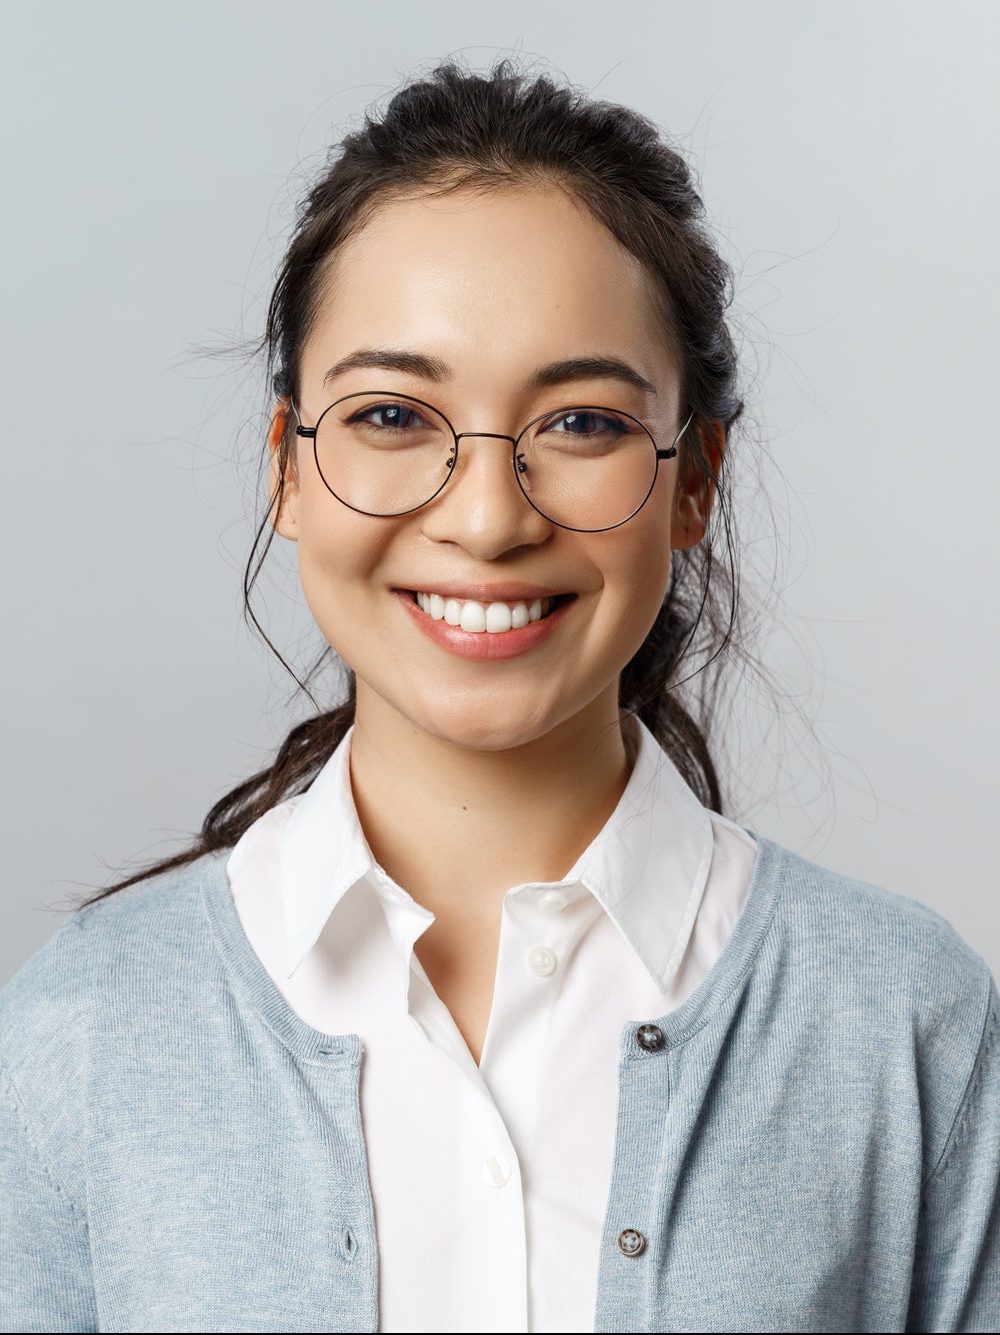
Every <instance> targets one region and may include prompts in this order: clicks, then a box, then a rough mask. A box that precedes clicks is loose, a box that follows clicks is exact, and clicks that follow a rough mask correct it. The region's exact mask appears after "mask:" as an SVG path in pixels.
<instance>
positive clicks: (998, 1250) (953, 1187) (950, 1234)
mask: <svg viewBox="0 0 1000 1335" xmlns="http://www.w3.org/2000/svg"><path fill="white" fill-rule="evenodd" d="M987 972H988V971H987ZM986 993H987V1000H986V1011H985V1018H984V1019H983V1021H982V1035H981V1038H980V1042H979V1048H978V1051H977V1053H976V1059H975V1062H974V1063H973V1067H972V1070H971V1072H970V1074H969V1079H968V1082H967V1084H966V1086H965V1090H964V1093H963V1095H962V1099H961V1102H960V1104H959V1107H958V1109H957V1111H956V1113H955V1118H954V1121H953V1122H952V1125H951V1128H950V1131H949V1134H948V1138H947V1140H946V1142H945V1145H944V1148H943V1150H942V1152H941V1154H940V1156H939V1157H938V1161H937V1163H936V1164H935V1165H934V1166H933V1167H932V1168H931V1170H930V1173H929V1176H928V1178H927V1181H926V1182H925V1183H924V1189H923V1196H922V1203H921V1211H920V1231H919V1236H918V1239H917V1247H916V1252H915V1261H914V1272H913V1285H912V1289H911V1298H910V1306H909V1312H908V1315H907V1322H906V1329H907V1331H997V1330H1000V1042H998V1030H1000V996H998V994H997V986H996V982H995V980H994V979H993V977H992V975H990V976H989V978H988V981H987V988H986Z"/></svg>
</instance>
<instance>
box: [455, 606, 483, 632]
mask: <svg viewBox="0 0 1000 1335" xmlns="http://www.w3.org/2000/svg"><path fill="white" fill-rule="evenodd" d="M458 624H459V625H460V626H461V627H462V629H463V630H485V629H486V612H485V610H484V608H483V605H482V603H472V602H467V603H463V604H462V619H461V621H460V622H459V623H458Z"/></svg>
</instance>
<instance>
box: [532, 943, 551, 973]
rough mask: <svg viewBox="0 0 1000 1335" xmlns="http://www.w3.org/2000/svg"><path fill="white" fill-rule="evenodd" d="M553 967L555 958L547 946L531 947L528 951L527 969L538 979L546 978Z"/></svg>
mask: <svg viewBox="0 0 1000 1335" xmlns="http://www.w3.org/2000/svg"><path fill="white" fill-rule="evenodd" d="M555 967H556V957H555V954H554V952H553V951H551V950H549V948H548V946H532V947H531V949H530V950H529V951H528V968H529V969H530V970H531V971H532V973H537V974H538V976H539V978H545V977H547V975H548V974H550V973H551V972H552V970H553V969H554V968H555Z"/></svg>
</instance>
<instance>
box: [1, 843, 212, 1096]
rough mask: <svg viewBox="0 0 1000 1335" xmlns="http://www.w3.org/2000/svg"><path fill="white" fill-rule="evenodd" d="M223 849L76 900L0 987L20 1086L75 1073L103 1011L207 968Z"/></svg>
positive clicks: (7, 1054)
mask: <svg viewBox="0 0 1000 1335" xmlns="http://www.w3.org/2000/svg"><path fill="white" fill-rule="evenodd" d="M224 856H225V854H222V853H213V854H206V855H204V856H203V857H201V858H198V859H197V860H196V861H194V862H191V863H189V864H187V865H186V866H183V867H179V868H175V869H172V870H170V871H167V872H163V873H161V874H160V875H158V876H155V877H151V878H149V879H148V880H145V881H140V882H139V883H138V884H137V885H135V886H131V887H129V888H128V889H126V890H121V891H118V892H116V893H115V894H113V895H110V896H108V897H107V898H106V899H102V900H98V901H97V902H96V903H94V904H91V905H88V906H87V907H86V908H83V909H80V910H77V911H76V912H75V913H73V914H72V915H71V916H70V917H68V918H67V919H66V920H65V922H63V923H62V925H61V926H60V927H59V928H58V930H57V931H56V932H55V933H54V934H53V936H52V937H51V938H50V939H49V940H48V941H47V942H46V943H45V945H43V946H42V947H41V948H40V949H39V950H37V951H36V952H35V954H34V955H32V956H31V957H30V958H29V959H28V960H27V961H26V962H25V963H24V964H23V965H22V966H21V968H20V969H19V970H18V972H17V973H16V974H15V975H14V976H13V978H11V979H10V981H9V982H8V983H7V984H6V985H5V986H4V987H3V988H2V989H0V1061H2V1063H3V1065H4V1066H5V1067H6V1069H7V1072H8V1077H9V1078H10V1080H11V1081H12V1082H13V1084H14V1085H15V1086H18V1085H22V1086H26V1085H30V1084H31V1083H32V1082H35V1081H40V1080H48V1081H49V1082H57V1081H59V1080H60V1078H65V1079H66V1080H67V1081H71V1080H72V1079H73V1073H74V1071H76V1070H78V1069H81V1068H82V1066H83V1064H84V1063H85V1062H86V1059H87V1052H88V1043H89V1040H90V1036H91V1034H92V1032H93V1020H94V1016H95V1014H96V1013H98V1012H100V1016H101V1021H102V1023H106V1022H107V1020H108V1017H109V1015H113V1014H114V1011H115V1010H116V1009H117V1010H125V1009H127V1008H128V1006H129V1004H130V1002H131V1001H132V1000H133V999H135V998H137V997H142V996H143V994H145V995H147V996H148V995H149V994H150V993H157V992H159V993H161V994H162V993H163V992H164V991H165V990H167V989H171V990H173V991H174V993H175V995H176V993H177V991H178V989H179V988H180V987H181V985H182V981H183V979H184V977H185V976H186V975H188V976H191V977H194V976H195V975H196V974H197V973H198V971H199V969H200V970H201V972H202V974H203V972H204V963H205V961H206V960H208V959H209V958H210V955H211V950H212V946H211V941H210V939H209V931H208V924H207V922H206V920H205V915H204V913H203V912H202V904H201V887H202V882H203V879H204V877H205V876H206V875H207V874H209V873H210V872H211V871H212V870H216V871H218V870H219V868H218V865H217V864H218V861H219V859H220V858H224ZM147 1018H148V1017H147Z"/></svg>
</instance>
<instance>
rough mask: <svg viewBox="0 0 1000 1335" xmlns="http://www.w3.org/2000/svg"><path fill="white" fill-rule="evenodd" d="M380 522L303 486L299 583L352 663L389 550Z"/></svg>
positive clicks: (330, 638)
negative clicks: (374, 578)
mask: <svg viewBox="0 0 1000 1335" xmlns="http://www.w3.org/2000/svg"><path fill="white" fill-rule="evenodd" d="M386 536H387V535H386V534H384V533H383V532H382V530H381V529H380V525H379V521H377V520H374V519H371V518H370V517H368V516H366V515H359V514H356V513H355V512H354V511H353V510H350V509H348V507H347V506H345V505H342V504H341V503H340V502H339V501H338V500H337V499H336V497H335V496H331V495H330V493H329V492H328V491H327V490H326V488H325V487H324V486H323V484H322V483H320V484H319V488H316V487H314V486H303V489H302V496H301V505H300V510H299V538H298V565H299V580H300V582H301V585H302V592H303V594H304V596H305V600H306V602H307V604H308V606H309V610H310V611H311V612H312V614H313V617H314V618H315V620H316V624H317V625H318V626H319V628H320V630H321V631H322V632H323V635H324V636H325V637H326V640H327V642H328V643H329V644H330V646H331V647H332V648H333V649H334V650H335V651H336V652H337V653H338V654H339V655H340V656H341V657H342V658H345V659H346V660H347V661H348V662H350V661H351V660H352V659H353V658H354V656H355V650H356V648H357V641H358V638H359V636H360V635H362V634H363V633H364V628H365V626H366V618H365V616H364V614H363V607H362V604H363V602H364V599H365V596H366V593H367V591H368V590H369V589H370V587H371V586H370V583H369V580H370V577H371V574H372V571H373V570H374V569H375V568H376V566H377V565H378V562H379V559H380V556H381V553H382V551H383V549H384V547H385V542H386Z"/></svg>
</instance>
